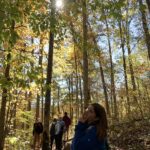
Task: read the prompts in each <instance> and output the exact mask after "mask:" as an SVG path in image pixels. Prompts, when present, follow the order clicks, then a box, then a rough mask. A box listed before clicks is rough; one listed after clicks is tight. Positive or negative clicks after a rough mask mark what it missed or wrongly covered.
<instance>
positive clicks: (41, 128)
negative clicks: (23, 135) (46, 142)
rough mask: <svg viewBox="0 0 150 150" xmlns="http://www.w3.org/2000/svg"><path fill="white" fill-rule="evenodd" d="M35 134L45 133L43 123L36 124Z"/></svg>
mask: <svg viewBox="0 0 150 150" xmlns="http://www.w3.org/2000/svg"><path fill="white" fill-rule="evenodd" d="M34 132H36V133H38V134H40V133H42V132H43V125H42V123H41V122H38V123H35V124H34Z"/></svg>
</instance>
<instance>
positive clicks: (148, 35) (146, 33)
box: [139, 0, 150, 60]
mask: <svg viewBox="0 0 150 150" xmlns="http://www.w3.org/2000/svg"><path fill="white" fill-rule="evenodd" d="M139 7H140V8H139V9H140V12H141V17H142V24H143V30H144V36H145V42H146V46H147V51H148V58H149V60H150V33H149V30H148V24H147V20H146V16H145V10H144V8H143V2H142V0H139ZM149 7H150V6H149Z"/></svg>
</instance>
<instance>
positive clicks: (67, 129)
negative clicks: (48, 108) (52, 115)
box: [63, 112, 71, 140]
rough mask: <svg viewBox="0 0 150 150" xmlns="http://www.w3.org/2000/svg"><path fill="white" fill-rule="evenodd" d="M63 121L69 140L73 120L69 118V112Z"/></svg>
mask: <svg viewBox="0 0 150 150" xmlns="http://www.w3.org/2000/svg"><path fill="white" fill-rule="evenodd" d="M63 121H64V122H65V126H66V136H67V140H68V133H69V126H70V124H71V119H70V118H69V117H68V113H67V112H65V113H64V116H63Z"/></svg>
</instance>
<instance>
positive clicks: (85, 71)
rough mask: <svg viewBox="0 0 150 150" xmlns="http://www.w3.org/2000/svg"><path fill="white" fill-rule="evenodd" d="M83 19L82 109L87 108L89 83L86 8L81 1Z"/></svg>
mask: <svg viewBox="0 0 150 150" xmlns="http://www.w3.org/2000/svg"><path fill="white" fill-rule="evenodd" d="M82 17H83V47H82V48H83V94H84V107H87V106H88V104H89V101H90V93H89V81H88V52H87V31H88V30H87V8H86V0H82Z"/></svg>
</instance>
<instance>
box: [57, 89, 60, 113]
mask: <svg viewBox="0 0 150 150" xmlns="http://www.w3.org/2000/svg"><path fill="white" fill-rule="evenodd" d="M57 108H58V113H59V114H60V113H61V112H60V87H59V86H58V93H57Z"/></svg>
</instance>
